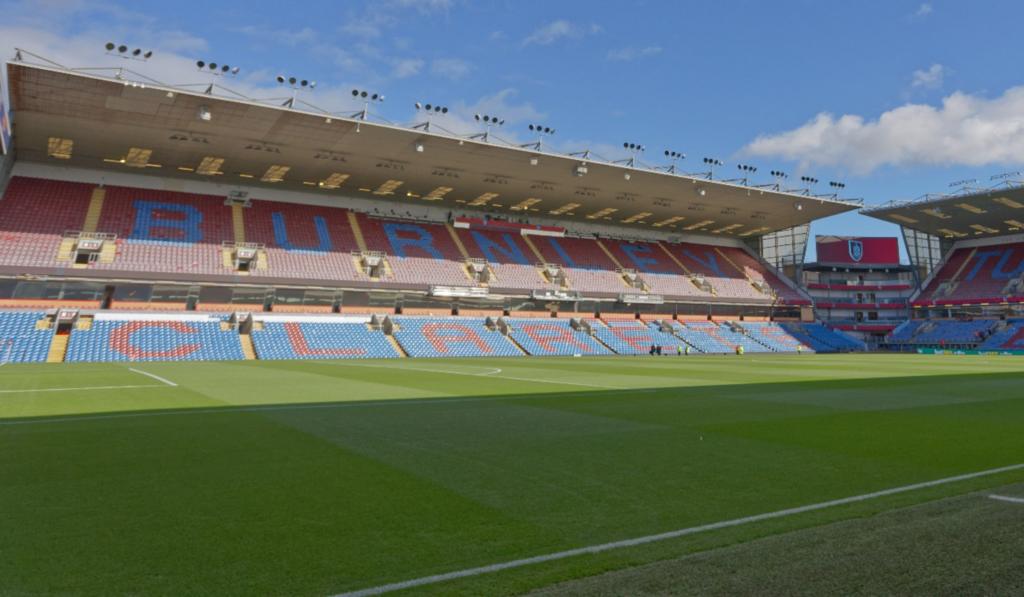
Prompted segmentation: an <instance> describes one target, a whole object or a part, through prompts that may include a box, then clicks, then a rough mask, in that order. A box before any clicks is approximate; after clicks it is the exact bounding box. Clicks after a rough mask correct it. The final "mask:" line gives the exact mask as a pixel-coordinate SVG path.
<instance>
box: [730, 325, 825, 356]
mask: <svg viewBox="0 0 1024 597" xmlns="http://www.w3.org/2000/svg"><path fill="white" fill-rule="evenodd" d="M739 325H741V326H742V327H743V329H744V330H746V332H747V334H748V335H750V337H751V338H753V339H754V340H756V341H757V342H759V343H761V344H763V345H764V346H766V347H767V348H769V349H770V350H773V351H775V352H797V350H798V349H801V350H808V351H809V350H810V347H804V344H803V343H802V342H800V340H797V339H796V338H794V337H793V335H792V334H790V333H789V332H787V331H786V329H785V328H783V327H782V326H781V325H779V324H777V323H773V322H742V323H740V324H739Z"/></svg>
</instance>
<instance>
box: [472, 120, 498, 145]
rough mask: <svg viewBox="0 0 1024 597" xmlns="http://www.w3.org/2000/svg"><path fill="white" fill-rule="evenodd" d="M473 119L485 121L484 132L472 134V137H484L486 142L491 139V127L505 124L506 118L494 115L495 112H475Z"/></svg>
mask: <svg viewBox="0 0 1024 597" xmlns="http://www.w3.org/2000/svg"><path fill="white" fill-rule="evenodd" d="M473 120H475V121H477V122H482V123H484V127H485V128H484V132H482V133H477V134H475V135H470V136H469V138H470V139H483V140H484V141H485V142H487V141H490V139H491V128H492V127H497V126H503V125H504V124H505V119H504V118H501V117H498V116H494V115H493V114H474V115H473Z"/></svg>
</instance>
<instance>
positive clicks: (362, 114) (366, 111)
mask: <svg viewBox="0 0 1024 597" xmlns="http://www.w3.org/2000/svg"><path fill="white" fill-rule="evenodd" d="M352 97H354V98H355V99H357V100H362V102H363V109H362V110H360V111H359V112H356V113H355V114H353V115H352V117H353V118H358V119H359V120H366V119H367V118H369V116H370V103H371V102H372V103H378V104H381V103H384V94H382V93H375V92H373V91H366V90H365V89H353V90H352Z"/></svg>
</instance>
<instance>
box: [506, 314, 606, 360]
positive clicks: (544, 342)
mask: <svg viewBox="0 0 1024 597" xmlns="http://www.w3.org/2000/svg"><path fill="white" fill-rule="evenodd" d="M505 321H506V323H508V324H509V326H510V328H511V331H510V332H509V335H510V336H511V337H512V339H514V340H515V341H516V343H518V344H519V346H521V347H522V348H523V350H525V351H526V352H528V353H529V354H532V355H545V356H546V355H563V356H568V355H574V354H585V355H595V354H612V352H611V351H610V350H608V349H607V348H605V346H604V345H603V344H601V343H600V342H598V341H597V340H595V339H594V338H593V337H591V336H590V335H588V334H587V333H585V332H582V331H578V330H574V329H573V328H572V326H571V322H570V320H568V319H522V318H506V319H505Z"/></svg>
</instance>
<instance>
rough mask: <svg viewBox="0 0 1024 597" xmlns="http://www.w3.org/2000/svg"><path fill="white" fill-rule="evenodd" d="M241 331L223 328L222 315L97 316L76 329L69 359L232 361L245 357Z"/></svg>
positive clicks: (82, 360)
mask: <svg viewBox="0 0 1024 597" xmlns="http://www.w3.org/2000/svg"><path fill="white" fill-rule="evenodd" d="M243 358H245V357H244V355H243V354H242V345H241V342H240V341H239V338H238V332H237V331H236V330H234V329H226V330H225V329H221V318H220V317H217V316H209V317H205V318H201V319H200V318H191V319H187V320H154V319H149V318H146V319H131V318H128V317H126V318H124V319H96V320H95V321H93V323H92V327H91V328H89V329H87V330H74V331H72V332H71V339H70V341H69V342H68V350H67V356H66V357H65V360H66V361H69V362H76V361H77V362H92V361H230V360H242V359H243Z"/></svg>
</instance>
